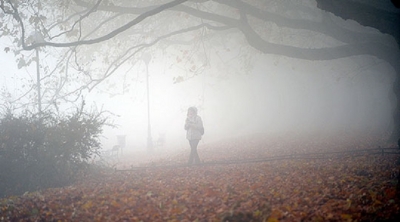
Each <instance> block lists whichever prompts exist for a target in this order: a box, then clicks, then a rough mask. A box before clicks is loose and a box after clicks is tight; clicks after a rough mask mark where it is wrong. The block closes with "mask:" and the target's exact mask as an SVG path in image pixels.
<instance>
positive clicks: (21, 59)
mask: <svg viewBox="0 0 400 222" xmlns="http://www.w3.org/2000/svg"><path fill="white" fill-rule="evenodd" d="M25 65H26V63H25V59H24V58H23V57H21V58H19V60H18V69H21V68H22V67H24V66H25Z"/></svg>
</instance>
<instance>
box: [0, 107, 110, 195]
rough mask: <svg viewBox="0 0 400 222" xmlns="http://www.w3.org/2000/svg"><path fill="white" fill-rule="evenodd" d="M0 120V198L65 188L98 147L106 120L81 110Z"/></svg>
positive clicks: (9, 115) (12, 115) (9, 113)
mask: <svg viewBox="0 0 400 222" xmlns="http://www.w3.org/2000/svg"><path fill="white" fill-rule="evenodd" d="M3 116H4V117H3V118H2V119H1V120H0V169H1V171H0V197H3V196H6V195H15V194H22V193H24V192H26V191H33V190H37V189H44V188H49V187H58V186H65V185H68V184H70V183H71V182H73V181H74V179H75V178H76V175H77V174H78V173H79V172H82V171H83V170H85V168H86V167H87V165H88V160H89V159H90V158H91V157H92V156H93V155H96V154H98V152H99V149H100V148H101V144H100V140H99V136H100V134H101V133H102V127H103V126H104V124H105V121H106V119H104V118H102V117H101V115H100V114H86V113H83V112H82V110H78V111H76V113H74V114H72V115H70V116H66V117H59V116H55V115H54V114H43V115H42V117H40V118H39V117H37V116H34V115H30V114H22V115H20V116H15V115H14V114H12V113H11V112H10V111H7V112H6V113H5V114H4V115H3Z"/></svg>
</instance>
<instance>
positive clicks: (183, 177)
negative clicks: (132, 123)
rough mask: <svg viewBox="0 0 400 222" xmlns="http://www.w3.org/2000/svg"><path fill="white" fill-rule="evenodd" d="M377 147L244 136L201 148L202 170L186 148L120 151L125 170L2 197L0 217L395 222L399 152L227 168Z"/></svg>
mask: <svg viewBox="0 0 400 222" xmlns="http://www.w3.org/2000/svg"><path fill="white" fill-rule="evenodd" d="M339 138H340V139H339ZM377 144H382V142H381V141H379V139H377V138H370V137H364V138H362V137H360V136H358V137H355V138H352V137H350V136H347V137H336V138H332V137H331V138H321V137H318V139H316V138H315V137H313V138H307V139H300V138H295V137H291V138H290V139H287V138H283V137H279V138H277V137H274V138H272V137H265V136H264V137H259V136H251V137H241V138H239V139H231V140H225V141H224V142H218V143H210V144H200V146H199V154H200V157H201V158H202V160H203V161H204V164H203V165H200V166H191V167H188V166H182V164H184V163H185V162H186V160H187V158H188V150H185V151H184V152H180V151H179V152H175V153H174V154H169V155H156V154H153V155H152V158H145V156H143V154H138V153H136V155H133V154H129V155H128V154H127V155H124V157H123V158H122V157H121V158H120V159H119V162H118V165H117V168H118V169H124V171H105V172H104V173H102V174H96V175H88V176H87V177H85V178H82V179H81V180H80V181H79V182H77V183H76V184H74V185H73V186H69V187H64V188H54V189H48V190H44V191H38V192H33V193H27V194H25V195H22V196H19V197H9V198H6V199H1V200H0V221H383V220H387V221H389V220H395V219H396V217H399V216H400V214H399V212H400V202H399V201H400V200H399V198H398V195H397V192H396V185H397V175H398V171H399V168H398V165H397V161H398V158H399V155H397V154H391V155H383V156H382V155H377V154H368V153H364V152H360V153H344V154H343V153H340V154H329V155H325V156H324V155H323V156H321V155H318V156H315V155H309V156H307V155H306V156H302V157H303V158H292V159H278V160H270V161H265V162H250V163H232V162H224V161H228V160H243V159H256V158H257V159H259V158H264V157H265V158H267V157H271V156H283V155H294V156H295V154H304V153H320V152H333V151H335V152H337V151H348V150H362V149H366V148H375V147H376V145H377ZM155 152H157V150H156V151H155ZM140 160H141V161H140ZM216 162H218V164H216ZM228 163H229V164H228ZM138 166H140V167H142V168H138ZM144 166H147V167H144Z"/></svg>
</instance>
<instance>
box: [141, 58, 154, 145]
mask: <svg viewBox="0 0 400 222" xmlns="http://www.w3.org/2000/svg"><path fill="white" fill-rule="evenodd" d="M150 60H151V55H150V54H144V55H143V61H144V62H145V63H146V88H147V150H148V151H153V139H152V138H151V124H150V90H149V63H150Z"/></svg>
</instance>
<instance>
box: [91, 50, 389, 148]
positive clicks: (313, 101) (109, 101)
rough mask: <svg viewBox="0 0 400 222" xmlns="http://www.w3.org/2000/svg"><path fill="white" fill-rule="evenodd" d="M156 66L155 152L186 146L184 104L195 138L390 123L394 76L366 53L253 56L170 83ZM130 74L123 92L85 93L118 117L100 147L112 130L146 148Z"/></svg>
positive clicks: (374, 128)
mask: <svg viewBox="0 0 400 222" xmlns="http://www.w3.org/2000/svg"><path fill="white" fill-rule="evenodd" d="M160 67H161V68H160ZM162 67H163V64H161V63H157V61H153V62H151V63H150V64H149V74H150V77H149V86H150V87H149V88H150V94H149V95H150V120H151V134H152V138H153V140H154V141H156V140H157V139H158V138H159V137H160V135H165V139H166V143H165V145H164V146H163V147H155V150H157V149H162V150H166V149H172V150H173V149H180V148H182V147H186V146H188V145H187V141H186V139H185V131H184V129H183V125H184V120H185V118H186V110H187V108H188V107H189V106H196V107H198V108H199V115H200V116H201V117H202V119H203V122H204V126H205V135H204V137H203V141H202V142H203V143H210V142H213V141H216V140H219V139H226V138H230V137H236V136H240V135H247V134H254V133H262V134H265V135H266V136H267V135H277V134H288V135H290V134H292V135H293V134H296V135H310V134H318V135H324V134H334V133H385V132H390V130H391V129H392V127H393V123H392V113H391V102H392V101H390V98H394V97H393V95H392V92H391V87H392V84H393V81H394V76H395V73H394V70H393V69H392V68H391V66H390V65H388V64H387V63H386V62H383V61H382V60H379V59H376V58H373V57H370V56H355V57H350V58H343V59H338V60H333V61H321V62H318V61H304V60H298V59H290V58H285V57H278V56H272V55H259V56H257V57H256V62H255V65H254V67H253V69H252V70H251V72H249V73H248V74H235V73H220V72H217V71H216V70H213V69H209V70H208V71H205V72H203V73H201V74H199V75H197V76H194V77H192V78H188V79H186V80H185V81H183V82H180V83H176V84H174V83H173V78H172V77H173V76H174V74H173V73H174V70H171V73H172V74H171V73H168V72H165V70H164V69H162ZM228 71H229V70H228ZM137 76H142V78H139V79H138V82H136V83H135V87H134V88H133V90H131V91H130V92H128V93H125V94H123V95H116V96H108V95H106V94H104V95H102V96H100V97H101V98H100V97H98V95H96V96H93V97H92V98H93V100H94V101H95V103H96V104H97V106H99V105H100V104H102V105H103V109H105V110H111V111H112V112H113V113H115V114H116V115H118V116H114V117H115V119H114V123H115V124H116V125H118V128H115V129H112V128H108V127H106V128H105V131H104V138H103V143H104V149H108V148H111V147H112V146H113V145H115V144H116V143H117V138H116V136H117V135H126V148H125V151H135V150H145V149H146V142H147V97H146V95H147V94H146V88H145V85H146V84H145V74H144V73H138V75H137ZM114 78H120V77H114ZM88 98H90V97H88Z"/></svg>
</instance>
